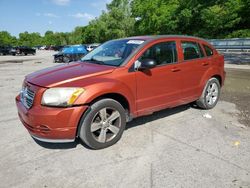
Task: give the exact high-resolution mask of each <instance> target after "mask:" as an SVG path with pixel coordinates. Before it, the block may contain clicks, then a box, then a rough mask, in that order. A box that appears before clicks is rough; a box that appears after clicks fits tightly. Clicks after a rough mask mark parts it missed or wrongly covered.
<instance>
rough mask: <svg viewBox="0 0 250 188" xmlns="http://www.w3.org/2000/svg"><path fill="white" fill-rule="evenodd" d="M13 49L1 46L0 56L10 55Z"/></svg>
mask: <svg viewBox="0 0 250 188" xmlns="http://www.w3.org/2000/svg"><path fill="white" fill-rule="evenodd" d="M10 50H11V47H10V46H0V55H9V54H10Z"/></svg>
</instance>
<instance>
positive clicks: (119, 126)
mask: <svg viewBox="0 0 250 188" xmlns="http://www.w3.org/2000/svg"><path fill="white" fill-rule="evenodd" d="M125 125H126V115H125V110H124V108H123V107H122V105H121V104H120V103H119V102H117V101H115V100H113V99H102V100H99V101H97V102H96V103H94V104H93V105H91V106H90V109H89V112H88V113H87V114H86V115H85V116H83V117H82V119H81V123H80V135H79V136H80V138H81V140H82V141H83V142H84V143H85V144H87V145H88V146H89V147H91V148H93V149H102V148H106V147H109V146H111V145H113V144H115V143H116V142H117V141H118V140H120V138H121V136H122V133H123V131H124V128H125Z"/></svg>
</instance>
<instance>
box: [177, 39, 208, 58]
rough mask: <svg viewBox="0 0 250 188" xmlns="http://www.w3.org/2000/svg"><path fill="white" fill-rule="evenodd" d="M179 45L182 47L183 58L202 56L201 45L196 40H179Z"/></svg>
mask: <svg viewBox="0 0 250 188" xmlns="http://www.w3.org/2000/svg"><path fill="white" fill-rule="evenodd" d="M181 47H182V49H183V55H184V60H190V59H197V58H202V57H204V54H203V52H202V50H201V47H200V46H199V44H198V43H196V42H189V41H183V42H181Z"/></svg>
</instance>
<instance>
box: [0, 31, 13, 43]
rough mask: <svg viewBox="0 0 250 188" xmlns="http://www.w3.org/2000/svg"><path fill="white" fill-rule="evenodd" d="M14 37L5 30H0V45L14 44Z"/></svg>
mask: <svg viewBox="0 0 250 188" xmlns="http://www.w3.org/2000/svg"><path fill="white" fill-rule="evenodd" d="M15 44H16V37H13V36H11V35H10V33H9V32H7V31H0V45H15Z"/></svg>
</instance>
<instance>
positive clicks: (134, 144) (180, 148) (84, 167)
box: [0, 51, 250, 188]
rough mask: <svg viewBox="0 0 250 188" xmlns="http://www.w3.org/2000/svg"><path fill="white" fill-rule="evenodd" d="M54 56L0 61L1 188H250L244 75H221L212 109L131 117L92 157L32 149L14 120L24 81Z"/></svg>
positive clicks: (73, 147)
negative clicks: (115, 139)
mask: <svg viewBox="0 0 250 188" xmlns="http://www.w3.org/2000/svg"><path fill="white" fill-rule="evenodd" d="M53 53H55V52H48V51H39V52H38V53H37V55H36V56H27V57H22V56H20V57H12V56H4V57H3V56H1V57H0V89H1V90H0V96H1V99H2V101H1V106H0V129H1V131H0V142H1V145H0V187H20V188H23V187H25V188H28V187H36V188H40V187H41V188H44V187H52V188H56V187H58V188H63V187H72V188H73V187H109V188H110V187H126V188H127V187H190V188H193V187H199V188H200V187H209V188H210V187H219V188H224V187H225V188H228V187H232V188H234V187H237V188H240V187H242V188H249V187H250V163H249V161H250V128H249V127H248V126H247V125H249V107H248V106H249V105H248V104H249V71H248V70H240V69H238V68H239V67H237V69H235V67H234V66H233V67H232V66H231V68H234V69H227V78H226V84H225V87H224V88H223V91H222V99H221V100H220V101H219V103H218V105H217V106H216V107H215V108H214V109H212V110H208V111H206V110H200V109H196V108H193V107H191V106H190V105H184V106H181V107H177V108H173V109H167V110H163V111H160V112H157V113H154V114H153V115H150V116H146V117H141V118H137V119H135V120H133V121H132V122H131V123H129V124H128V125H127V129H126V130H125V132H124V135H123V137H122V139H121V140H120V141H119V142H118V143H117V144H115V145H114V146H112V147H109V148H106V149H103V150H98V151H95V150H90V149H87V148H85V147H84V146H83V145H82V144H80V143H79V141H76V142H74V143H68V144H46V143H41V142H35V141H34V140H33V139H32V138H31V137H30V136H29V134H28V132H27V131H26V130H25V128H24V127H23V126H22V124H21V122H20V121H19V120H18V117H17V111H16V107H15V101H14V98H15V96H16V95H17V93H18V92H19V90H20V88H21V84H22V81H23V78H24V75H26V74H27V73H30V72H33V71H35V70H39V69H41V68H44V67H48V66H53V65H54V64H53V63H52V61H53V59H52V54H53ZM13 62H15V63H13ZM245 69H248V68H245ZM242 72H243V73H242ZM242 113H245V114H246V116H245V115H242ZM245 118H246V119H247V120H245Z"/></svg>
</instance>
